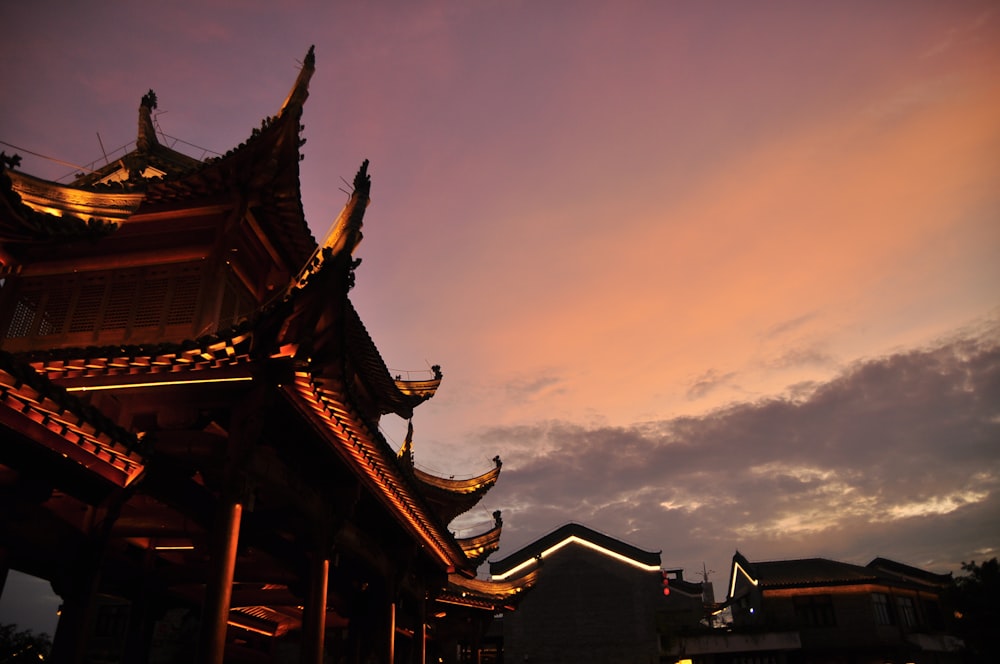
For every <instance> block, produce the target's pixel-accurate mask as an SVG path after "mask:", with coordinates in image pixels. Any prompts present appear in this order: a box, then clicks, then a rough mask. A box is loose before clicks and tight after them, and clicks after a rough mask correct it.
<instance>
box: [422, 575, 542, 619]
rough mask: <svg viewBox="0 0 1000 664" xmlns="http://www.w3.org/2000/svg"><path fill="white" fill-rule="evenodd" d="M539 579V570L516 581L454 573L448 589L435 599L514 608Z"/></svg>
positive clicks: (474, 605) (446, 602)
mask: <svg viewBox="0 0 1000 664" xmlns="http://www.w3.org/2000/svg"><path fill="white" fill-rule="evenodd" d="M537 580H538V570H533V571H532V572H530V573H528V574H525V575H524V576H521V577H519V578H517V579H515V580H514V581H492V580H491V581H486V580H483V579H478V578H476V579H468V578H463V577H459V576H458V575H455V574H452V575H450V577H449V579H448V585H449V587H448V589H447V590H446V591H445V592H444V593H442V594H441V595H439V596H438V597H437V598H436V599H435V601H436V602H440V603H443V604H454V605H458V606H463V607H466V608H474V609H490V610H496V609H498V608H501V607H503V608H512V607H513V604H515V603H516V602H517V600H518V598H519V597H520V595H521V594H522V593H523V592H525V591H526V590H528V589H529V588H531V587H532V586H534V585H535V582H536V581H537Z"/></svg>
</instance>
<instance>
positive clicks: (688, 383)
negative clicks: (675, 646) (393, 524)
mask: <svg viewBox="0 0 1000 664" xmlns="http://www.w3.org/2000/svg"><path fill="white" fill-rule="evenodd" d="M0 26H2V27H0V34H2V39H0V56H2V57H0V89H2V91H3V103H2V104H0V141H4V142H5V143H8V144H12V145H15V146H17V148H19V149H12V148H11V147H10V146H9V145H3V146H0V149H3V150H4V151H5V152H7V153H8V154H10V153H11V152H18V153H19V154H21V155H22V157H23V159H24V161H23V162H22V166H21V168H22V169H23V170H25V171H27V172H29V173H32V174H36V175H40V176H43V177H48V178H51V179H57V178H60V177H63V176H66V175H67V174H72V173H73V172H75V169H74V168H73V167H72V166H66V165H64V164H59V163H56V162H53V161H51V160H50V159H42V158H39V157H36V156H32V155H31V154H30V153H29V151H30V152H34V153H37V154H38V155H44V156H45V157H50V158H55V159H59V160H62V161H63V162H68V163H70V164H77V165H86V164H90V163H92V162H94V161H95V160H97V163H98V164H99V165H100V164H103V163H104V162H103V158H102V148H101V143H103V146H104V149H105V150H106V151H107V152H109V153H110V152H112V151H113V150H115V149H116V148H119V147H121V146H124V145H126V144H127V143H130V142H131V141H134V140H135V134H136V118H137V108H138V104H139V100H140V98H141V97H142V95H143V93H145V92H146V91H147V90H148V89H150V88H152V89H153V90H155V91H156V93H157V96H158V98H159V109H158V112H157V115H156V121H157V123H158V125H159V127H160V129H161V130H162V132H163V133H164V134H166V135H168V136H170V137H174V138H179V139H181V140H183V141H185V142H187V143H188V144H191V145H194V146H199V148H206V149H208V150H212V151H215V152H225V151H227V150H228V149H230V148H232V147H234V146H236V145H237V144H239V143H241V142H242V141H244V140H246V138H247V137H249V135H250V132H251V130H252V129H253V128H254V127H255V126H259V124H260V120H261V119H262V118H263V117H265V116H267V115H271V114H274V113H275V112H276V111H277V110H278V108H279V107H280V105H281V103H282V102H283V100H284V98H285V95H286V93H287V92H288V90H289V88H290V87H291V84H292V82H293V81H294V79H295V76H296V74H297V70H298V67H299V65H300V62H301V60H302V58H303V57H304V55H305V53H306V51H307V49H308V48H309V46H310V45H311V44H315V46H316V74H315V76H314V77H313V79H312V83H311V85H310V97H309V100H308V102H307V103H306V106H305V113H304V118H303V123H304V125H305V131H304V134H303V135H304V136H305V137H306V139H307V143H306V145H305V146H304V147H303V152H304V154H305V160H304V161H303V162H302V163H301V181H302V199H303V204H304V206H305V210H306V215H307V218H308V219H309V221H310V224H311V227H312V229H313V232H314V234H315V235H316V236H317V237H319V238H322V237H323V235H324V234H325V232H326V229H327V227H328V225H329V223H330V222H331V221H332V219H333V218H334V217H335V216H336V214H337V213H338V212H339V210H340V208H341V206H342V205H343V204H344V202H345V201H346V195H345V193H344V192H343V190H344V189H347V185H346V184H344V181H345V180H346V181H349V180H350V179H351V178H352V177H353V175H354V173H355V171H356V170H357V168H358V166H359V165H360V164H361V162H362V160H364V159H366V158H367V159H370V160H371V167H370V173H371V175H372V205H371V206H370V207H369V208H368V212H367V216H366V219H365V239H364V241H363V242H362V244H361V245H360V246H359V248H358V250H357V252H356V255H357V256H358V257H360V258H362V259H363V263H362V264H361V266H360V268H359V269H358V273H357V287H356V288H355V289H354V291H352V300H353V302H354V303H355V306H356V307H357V308H358V310H359V311H360V313H361V317H362V319H363V320H364V321H365V323H366V324H367V326H368V329H369V331H370V333H371V335H372V337H373V338H374V340H375V342H376V344H377V345H378V347H379V349H380V350H381V352H382V355H383V357H384V358H385V359H386V362H387V364H388V365H389V366H390V368H392V370H393V371H395V372H402V371H406V370H426V369H427V368H428V367H429V365H431V364H440V365H441V367H442V369H443V371H444V383H443V384H442V387H441V390H440V391H439V392H438V395H437V396H436V397H435V398H434V399H433V400H432V401H430V402H428V403H426V404H424V405H423V406H421V407H420V408H419V409H418V411H417V414H416V416H415V418H414V427H415V430H416V437H415V449H416V456H417V462H418V464H419V465H422V466H423V467H424V468H425V469H428V470H432V471H436V472H438V473H440V474H444V475H452V474H453V475H456V476H462V475H472V474H477V473H479V472H482V471H484V470H486V469H487V468H488V467H489V465H490V461H489V460H490V459H491V458H492V457H493V456H494V455H496V454H499V455H500V456H501V457H502V458H503V460H504V466H503V474H502V475H501V478H500V481H499V483H498V484H497V486H496V488H495V489H494V490H493V491H492V492H491V493H490V494H488V495H487V497H486V498H485V499H484V501H483V503H482V504H481V506H480V507H478V508H477V509H476V510H475V511H474V512H473V513H471V514H470V515H469V516H468V517H467V518H465V520H464V521H463V522H461V523H456V524H455V527H456V528H458V529H459V530H462V529H466V528H468V529H470V530H468V531H465V530H462V533H461V534H469V533H471V532H473V531H476V530H482V529H485V527H486V526H487V525H488V523H489V522H490V521H491V517H490V512H492V511H493V510H495V509H500V510H503V513H504V526H505V531H504V539H503V548H502V549H501V551H500V552H499V553H498V554H496V555H495V556H494V559H499V558H500V557H502V556H504V555H507V554H509V553H512V552H513V551H514V550H516V549H517V548H519V547H521V546H522V545H524V544H527V543H528V542H530V541H532V540H533V539H535V538H537V537H539V536H541V535H544V534H545V533H547V532H549V531H551V530H554V529H555V528H557V527H558V526H560V525H562V524H563V523H565V522H567V521H577V522H580V523H583V524H585V525H587V526H590V527H592V528H595V529H597V530H600V531H603V532H605V533H607V534H609V535H612V536H614V537H618V538H620V539H623V540H625V541H627V542H629V543H632V544H634V545H636V546H639V547H641V548H645V549H652V550H662V552H663V553H662V559H663V563H664V565H665V566H667V567H684V568H686V569H687V570H688V574H689V576H695V572H698V571H700V570H701V568H702V563H703V562H704V563H705V564H706V565H707V567H708V569H710V570H715V571H716V574H714V575H713V577H712V578H713V580H715V581H716V587H717V591H718V594H719V595H720V596H721V595H722V592H723V591H722V587H723V586H724V585H725V579H726V577H727V574H728V565H729V561H730V559H731V557H732V554H733V552H734V551H735V550H736V549H739V550H740V551H741V552H742V553H744V554H745V555H746V556H747V557H748V558H749V559H751V560H765V559H776V558H793V557H808V556H822V557H829V558H835V559H839V560H844V561H847V562H855V563H861V564H864V563H867V562H868V561H869V560H871V559H872V558H874V557H876V556H884V557H889V558H893V559H896V560H900V561H902V562H905V563H909V564H913V565H917V566H922V567H925V568H927V569H931V570H934V571H940V572H947V571H958V569H959V563H960V561H962V560H970V559H976V560H982V559H983V558H989V557H992V556H996V555H1000V525H998V524H1000V7H998V6H997V4H996V3H995V2H991V1H987V0H982V1H979V0H967V1H966V0H957V1H951V2H919V1H905V2H904V1H899V2H889V1H883V2H871V1H863V2H847V1H845V2H837V3H824V2H812V3H809V2H801V1H796V2H758V3H747V2H741V1H733V2H652V1H650V2H588V1H585V0H584V1H579V2H569V1H556V0H549V1H544V2H539V1H534V2H527V1H523V2H519V1H508V2H499V1H479V2H457V1H456V2H385V1H382V2H379V1H368V2H351V3H346V2H308V1H306V0H302V1H291V2H282V3H279V2H274V1H271V2H256V1H253V2H244V1H242V0H241V1H237V0H203V1H202V2H198V3H159V4H155V5H154V4H151V3H143V2H111V1H107V2H97V3H65V2H56V1H54V0H36V1H35V2H32V3H27V2H5V3H2V4H0ZM99 140H100V142H99ZM174 147H175V148H177V149H180V150H182V151H185V152H187V153H188V154H192V155H194V156H199V157H200V156H202V152H201V151H200V150H199V149H198V148H193V147H189V146H188V145H184V144H175V146H174ZM384 427H385V434H386V436H387V437H388V439H389V440H390V442H391V444H392V445H393V446H398V445H399V444H400V443H401V442H402V434H403V430H404V428H405V423H403V422H399V421H390V420H389V419H386V420H385V421H384Z"/></svg>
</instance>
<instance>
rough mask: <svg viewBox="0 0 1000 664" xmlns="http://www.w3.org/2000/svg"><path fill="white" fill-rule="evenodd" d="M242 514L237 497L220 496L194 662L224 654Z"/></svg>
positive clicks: (216, 662)
mask: <svg viewBox="0 0 1000 664" xmlns="http://www.w3.org/2000/svg"><path fill="white" fill-rule="evenodd" d="M242 516H243V504H242V503H241V502H240V500H239V499H237V498H234V497H223V500H222V503H221V504H220V505H219V514H218V516H217V518H216V524H215V531H216V533H215V535H216V540H215V542H213V546H212V551H211V553H210V562H209V565H210V576H209V578H208V581H207V583H206V584H205V603H204V605H203V606H202V615H201V635H200V638H199V642H198V662H200V663H201V664H222V659H223V655H224V654H225V650H226V630H227V628H228V623H229V604H230V601H231V600H232V596H233V575H234V572H235V570H236V549H237V545H238V544H239V540H240V520H241V518H242Z"/></svg>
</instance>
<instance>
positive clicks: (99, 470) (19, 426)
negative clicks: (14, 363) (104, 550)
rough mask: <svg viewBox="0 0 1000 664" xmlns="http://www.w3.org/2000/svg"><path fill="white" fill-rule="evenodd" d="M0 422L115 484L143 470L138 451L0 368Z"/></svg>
mask: <svg viewBox="0 0 1000 664" xmlns="http://www.w3.org/2000/svg"><path fill="white" fill-rule="evenodd" d="M0 424H2V425H4V426H5V427H7V428H9V429H10V430H12V431H15V432H17V433H20V434H21V435H23V436H25V437H26V438H28V439H30V440H34V441H37V442H38V443H39V444H41V445H43V446H44V447H46V448H48V449H49V450H51V451H52V452H54V453H56V454H58V455H60V456H62V457H63V458H64V459H67V460H70V461H72V462H74V463H76V464H78V465H80V466H82V467H84V468H86V469H87V470H88V471H90V472H92V473H94V474H96V475H99V476H100V477H103V478H104V479H105V480H107V481H109V482H111V483H113V484H115V485H117V486H119V487H126V486H128V485H129V484H131V483H132V482H134V481H135V480H136V479H137V478H138V477H139V476H140V475H141V474H142V472H143V470H144V469H145V460H144V459H143V457H142V456H141V455H140V454H138V453H137V452H135V451H133V450H131V449H129V447H127V446H126V445H125V444H123V443H122V442H120V441H116V440H115V439H114V438H113V437H112V436H111V435H110V434H109V433H107V432H105V431H101V430H99V429H98V428H97V427H95V426H94V424H92V423H91V422H89V421H88V420H86V419H84V418H83V417H81V416H80V415H78V414H76V413H74V412H72V411H69V410H67V409H66V407H65V406H63V405H60V404H58V403H56V402H55V401H53V400H52V399H51V398H49V397H46V396H43V395H42V394H40V393H39V392H37V391H36V390H35V389H34V388H32V387H31V386H30V385H27V384H24V383H21V382H19V381H18V380H17V379H16V378H15V377H14V376H12V375H11V374H9V373H7V372H6V371H2V370H0Z"/></svg>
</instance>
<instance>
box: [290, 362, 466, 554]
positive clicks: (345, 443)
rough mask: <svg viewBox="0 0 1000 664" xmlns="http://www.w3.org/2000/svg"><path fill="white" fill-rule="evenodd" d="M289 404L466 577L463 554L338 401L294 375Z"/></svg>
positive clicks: (435, 551) (305, 375) (421, 537)
mask: <svg viewBox="0 0 1000 664" xmlns="http://www.w3.org/2000/svg"><path fill="white" fill-rule="evenodd" d="M284 389H285V394H286V395H287V396H288V397H289V399H290V401H291V402H292V403H293V404H294V405H295V406H296V407H297V408H299V409H300V410H302V412H303V413H304V414H305V415H307V416H308V417H309V418H310V419H311V420H312V421H313V422H314V423H317V424H318V425H319V426H318V427H317V428H318V431H319V432H320V433H321V434H323V435H325V436H326V437H328V438H329V437H332V438H333V440H331V443H333V446H334V448H335V449H336V451H337V452H338V453H339V454H340V455H341V456H342V457H343V458H344V459H345V461H347V462H348V463H349V464H350V465H351V466H353V467H354V468H356V469H357V470H358V472H359V473H360V475H361V477H362V479H363V480H364V481H365V482H366V483H367V484H368V485H369V486H370V487H371V488H372V490H373V493H374V494H375V495H376V496H377V497H378V498H379V500H381V501H382V502H383V504H385V505H386V507H388V508H389V511H390V512H391V513H392V514H394V515H396V517H397V519H399V520H400V522H401V524H402V525H403V526H404V527H405V528H406V529H407V530H409V531H410V532H411V533H413V534H414V535H415V536H416V537H417V539H418V540H419V541H420V542H421V543H422V544H423V545H424V547H426V548H427V549H428V550H429V551H430V553H431V554H432V555H433V557H435V558H436V559H437V560H438V561H439V562H440V563H441V564H442V566H443V567H445V568H446V569H447V570H448V571H449V572H453V571H456V570H457V571H461V572H462V573H471V571H470V570H468V569H466V568H467V560H466V558H465V555H464V552H462V551H461V549H459V548H458V545H457V544H456V543H455V542H454V541H453V540H452V541H449V539H448V537H447V533H445V532H444V531H442V529H440V528H439V527H437V526H436V525H435V524H434V523H433V521H432V520H431V518H430V516H429V514H428V513H427V512H426V511H425V510H424V508H423V506H422V504H421V503H420V501H419V500H418V499H417V498H416V497H415V496H414V495H412V494H411V492H410V491H409V489H408V488H407V487H406V484H405V482H404V478H403V477H402V475H401V474H400V473H399V470H398V468H397V467H396V464H395V457H391V458H386V457H385V456H384V453H383V452H382V451H381V450H380V449H379V448H378V446H377V445H376V443H375V440H374V437H373V435H372V433H371V432H370V431H369V430H368V428H367V427H366V426H365V425H364V423H363V422H362V421H361V419H360V418H359V417H358V416H357V415H356V414H355V413H354V412H353V410H352V409H351V408H350V407H349V406H348V405H347V404H346V403H344V402H343V401H342V400H339V399H337V398H335V397H334V396H333V395H332V394H331V393H330V392H326V391H323V390H321V389H320V388H319V387H318V386H317V385H316V383H315V382H314V381H313V379H312V377H311V376H310V375H309V373H308V372H305V371H298V372H296V373H295V379H294V384H293V385H289V386H285V388H284Z"/></svg>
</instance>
